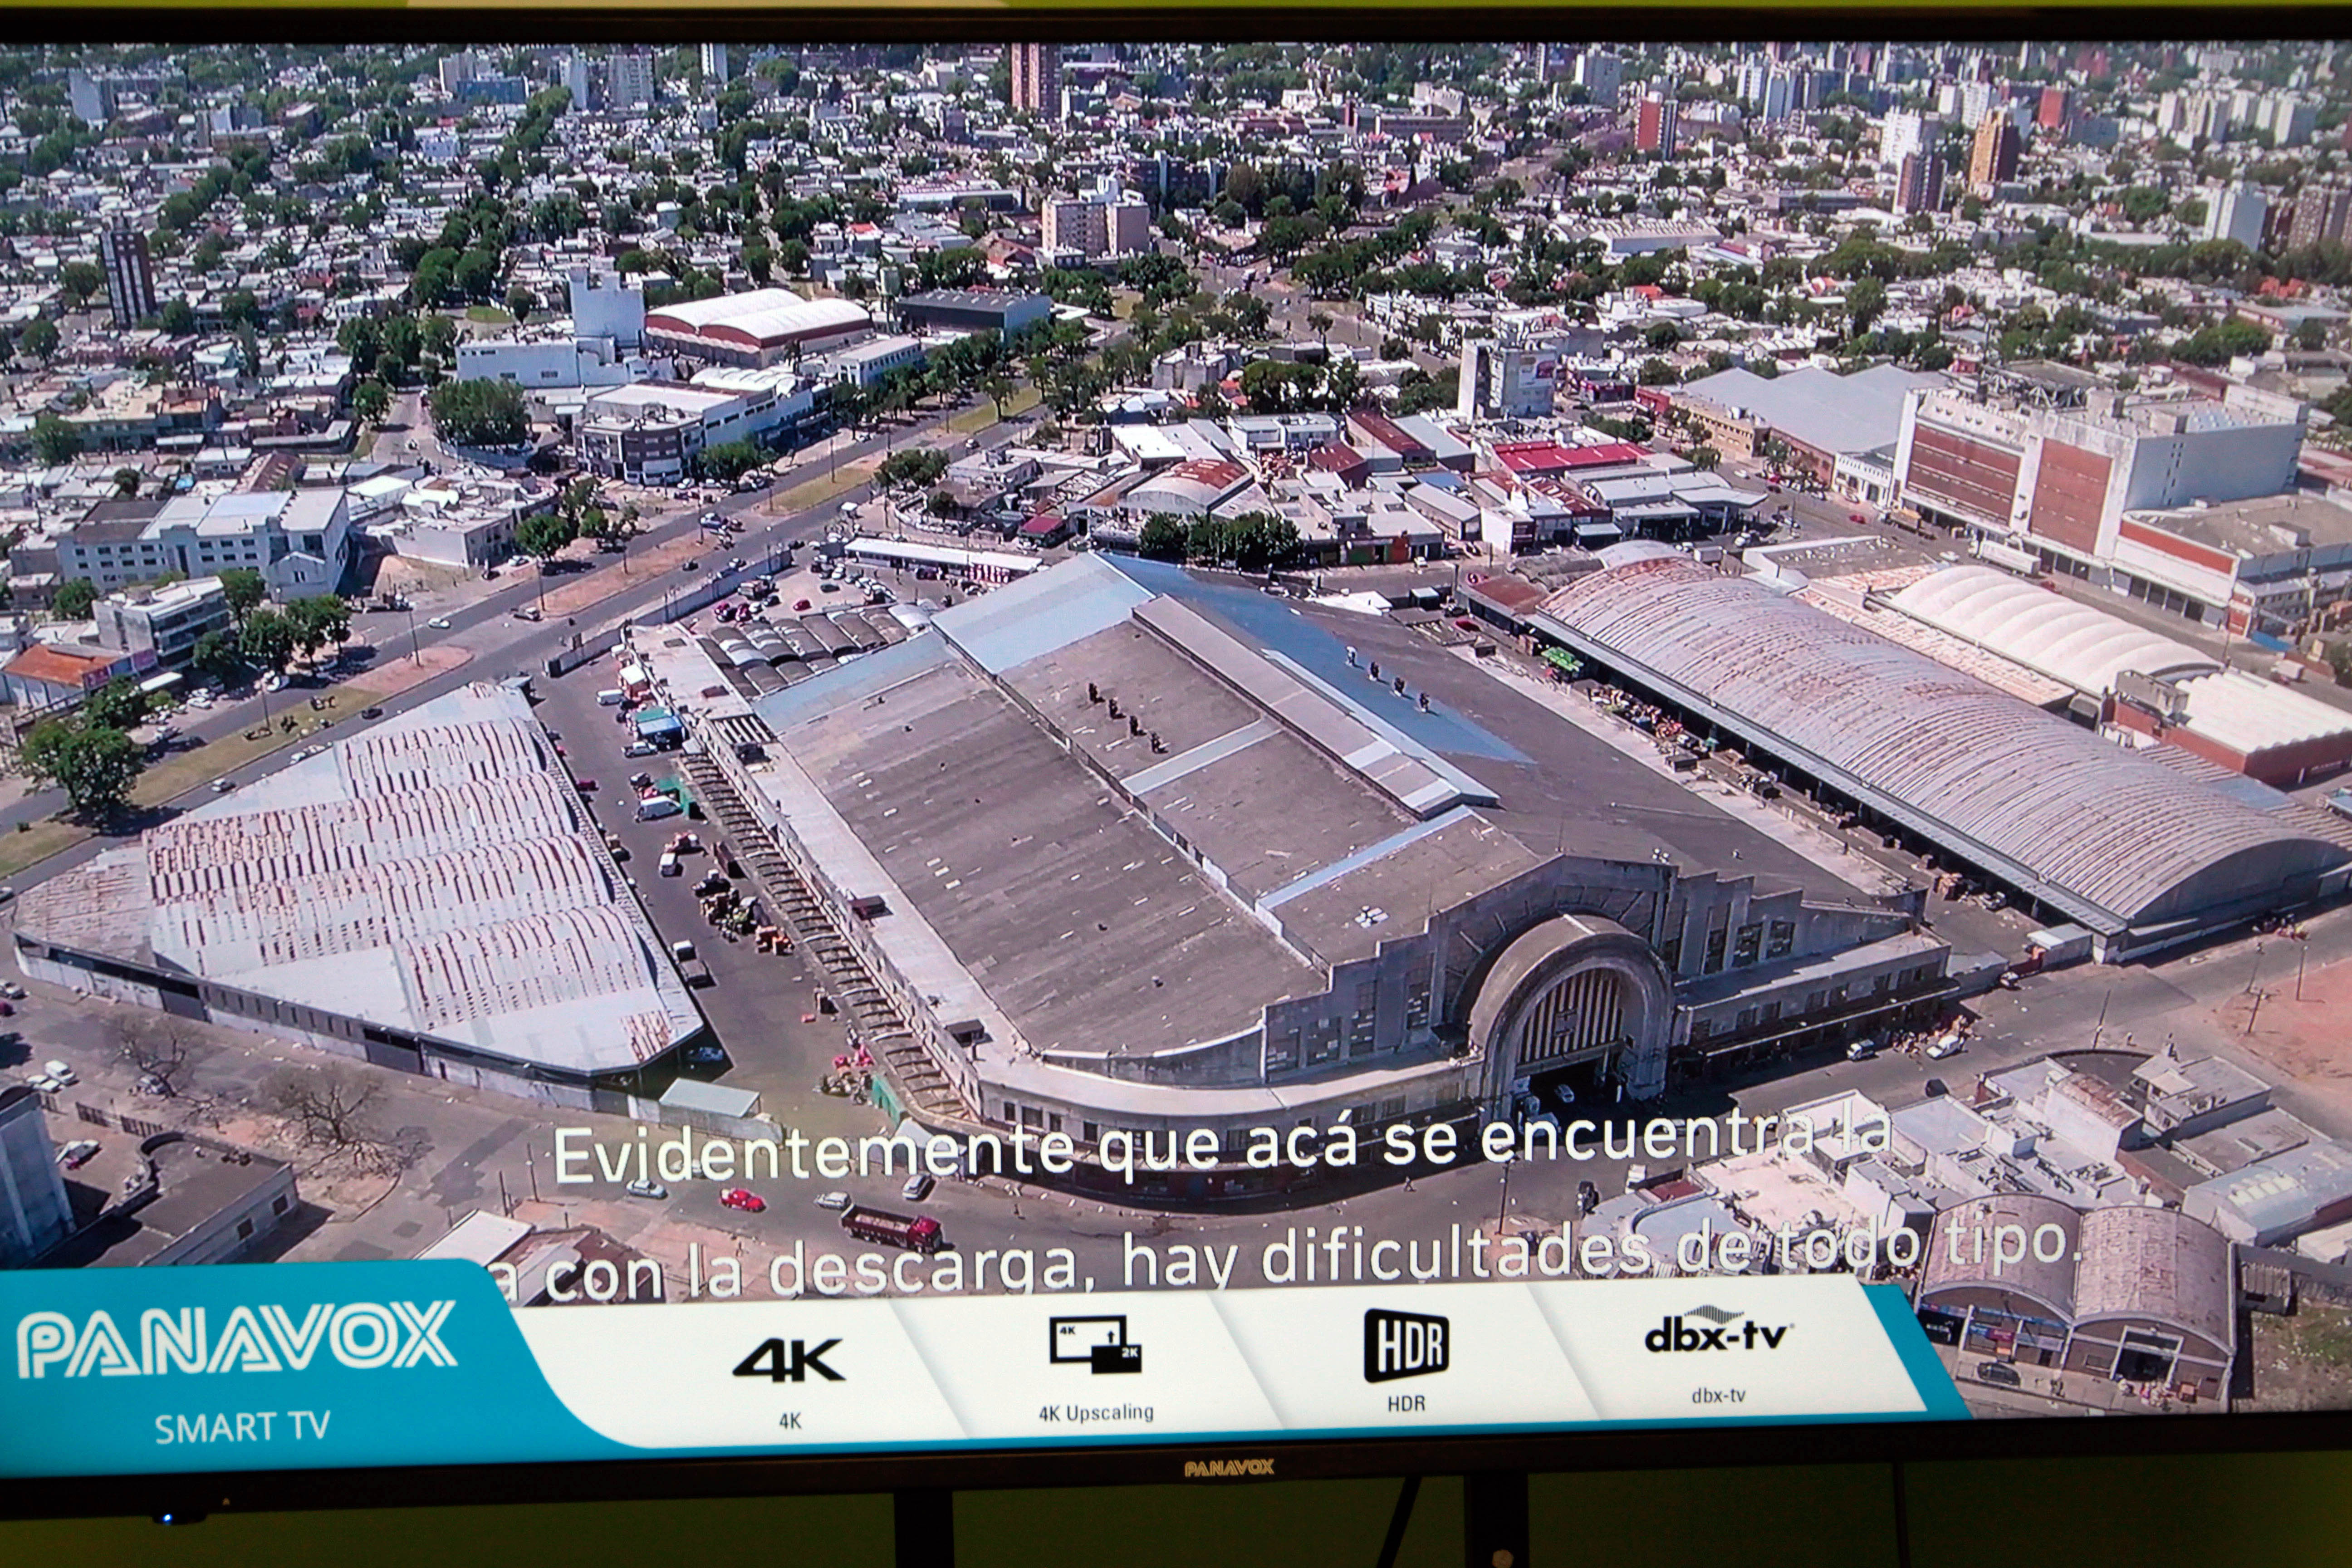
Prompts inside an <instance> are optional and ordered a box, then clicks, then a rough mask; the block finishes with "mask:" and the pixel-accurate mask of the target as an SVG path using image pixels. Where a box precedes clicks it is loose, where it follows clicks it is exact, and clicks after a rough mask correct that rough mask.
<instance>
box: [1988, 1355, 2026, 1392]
mask: <svg viewBox="0 0 2352 1568" xmlns="http://www.w3.org/2000/svg"><path fill="white" fill-rule="evenodd" d="M1977 1381H1978V1382H1979V1383H1990V1384H1993V1385H1995V1386H1996V1387H2000V1388H2023V1387H2024V1386H2025V1379H2023V1378H2022V1377H2020V1376H2019V1375H2018V1373H2017V1369H2016V1368H2015V1367H2013V1366H2011V1365H2010V1364H2009V1363H2007V1362H2005V1361H1986V1362H1979V1363H1977Z"/></svg>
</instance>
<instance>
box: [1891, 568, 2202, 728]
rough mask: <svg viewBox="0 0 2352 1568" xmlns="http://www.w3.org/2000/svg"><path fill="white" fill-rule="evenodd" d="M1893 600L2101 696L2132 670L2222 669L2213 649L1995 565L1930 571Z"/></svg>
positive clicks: (1907, 610) (1965, 637)
mask: <svg viewBox="0 0 2352 1568" xmlns="http://www.w3.org/2000/svg"><path fill="white" fill-rule="evenodd" d="M1888 603H1890V604H1892V605H1894V606H1895V608H1896V609H1898V610H1900V611H1902V612H1903V613H1904V614H1905V615H1906V616H1911V617H1912V618H1914V619H1915V620H1920V621H1925V622H1926V623H1927V625H1929V626H1934V627H1936V628H1937V630H1938V631H1944V632H1948V633H1950V634H1951V635H1952V636H1954V637H1959V638H1961V639H1963V640H1964V641H1967V642H1971V643H1974V644H1976V645H1977V646H1978V647H1982V648H1986V649H1989V650H1990V651H1991V652H1993V653H1997V654H1999V655H2000V657H2001V658H2006V659H2010V660H2012V661H2013V662H2015V663H2018V664H2021V665H2023V666H2025V667H2026V668H2028V669H2033V670H2039V671H2040V672H2041V673H2042V674H2043V675H2046V676H2049V677H2050V678H2051V679H2054V680H2063V681H2064V682H2065V683H2066V684H2067V685H2069V686H2071V687H2073V688H2074V689H2075V690H2077V691H2081V692H2086V693H2088V694H2089V695H2091V696H2094V697H2104V696H2105V695H2106V694H2107V693H2109V692H2111V691H2113V690H2114V689H2116V677H2117V676H2118V675H2121V674H2122V673H2123V672H2124V671H2126V670H2131V671H2134V672H2136V673H2137V674H2140V675H2150V676H2161V675H2174V674H2179V673H2181V672H2184V671H2191V670H2208V669H2218V668H2221V660H2219V659H2217V658H2213V657H2212V656H2211V655H2210V654H2205V653H2200V652H2198V651H2197V649H2195V648H2193V647H2188V646H2186V645H2185V644H2182V643H2178V642H2175V641H2173V640H2172V639H2171V638H2170V637H2161V636H2158V634H2157V633H2155V632H2152V631H2148V630H2146V629H2145V628H2143V627H2140V626H2134V625H2133V624H2132V623H2131V622H2129V621H2126V620H2124V619H2123V618H2121V617H2120V616H2111V615H2109V614H2107V613H2106V611H2105V610H2102V609H2100V608H2099V607H2098V606H2096V605H2085V604H2081V603H2078V602H2077V601H2075V600H2073V599H2069V598H2067V597H2066V596H2065V595H2063V594H2056V593H2053V592H2052V591H2051V590H2050V589H2048V588H2044V587H2042V586H2041V585H2040V584H2035V583H2029V582H2027V581H2025V580H2024V579H2022V578H2021V577H2015V576H2012V575H2011V574H2009V573H2007V572H2002V571H1999V570H1997V569H1995V568H1993V567H1990V566H1947V567H1945V568H1944V569H1943V570H1942V571H1940V572H1931V573H1929V574H1927V576H1925V577H1922V578H1921V579H1920V580H1919V581H1918V582H1916V583H1914V584H1911V585H1910V586H1909V587H1907V588H1906V589H1904V590H1902V591H1901V592H1900V593H1898V594H1896V595H1895V596H1894V597H1893V598H1892V599H1890V600H1889V601H1888Z"/></svg>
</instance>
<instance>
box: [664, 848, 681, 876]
mask: <svg viewBox="0 0 2352 1568" xmlns="http://www.w3.org/2000/svg"><path fill="white" fill-rule="evenodd" d="M681 869H682V868H680V867H679V865H678V863H677V850H675V849H665V850H663V851H662V858H661V874H662V875H663V876H665V877H675V876H677V875H678V874H679V872H680V870H681Z"/></svg>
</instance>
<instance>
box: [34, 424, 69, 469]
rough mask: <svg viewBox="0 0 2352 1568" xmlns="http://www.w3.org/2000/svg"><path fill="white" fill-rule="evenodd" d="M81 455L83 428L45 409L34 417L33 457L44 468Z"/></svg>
mask: <svg viewBox="0 0 2352 1568" xmlns="http://www.w3.org/2000/svg"><path fill="white" fill-rule="evenodd" d="M80 455H81V430H80V427H79V426H74V425H68V424H67V423H66V422H65V421H64V420H62V419H60V418H58V416H56V415H54V414H52V413H50V412H48V410H47V409H43V410H42V411H41V412H40V413H39V414H37V415H36V416H34V418H33V458H34V460H35V461H36V462H38V463H39V464H40V465H41V466H42V467H44V468H56V467H58V465H60V464H64V463H70V462H72V461H73V460H74V459H75V458H78V457H79V456H80Z"/></svg>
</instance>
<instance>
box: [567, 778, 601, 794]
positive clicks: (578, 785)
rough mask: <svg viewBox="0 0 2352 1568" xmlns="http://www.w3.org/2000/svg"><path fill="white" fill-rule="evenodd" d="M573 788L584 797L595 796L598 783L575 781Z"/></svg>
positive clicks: (587, 780) (573, 781) (585, 780)
mask: <svg viewBox="0 0 2352 1568" xmlns="http://www.w3.org/2000/svg"><path fill="white" fill-rule="evenodd" d="M572 788H574V789H576V790H578V791H579V792H580V793H581V794H582V795H594V794H595V793H596V781H595V780H594V779H573V780H572Z"/></svg>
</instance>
